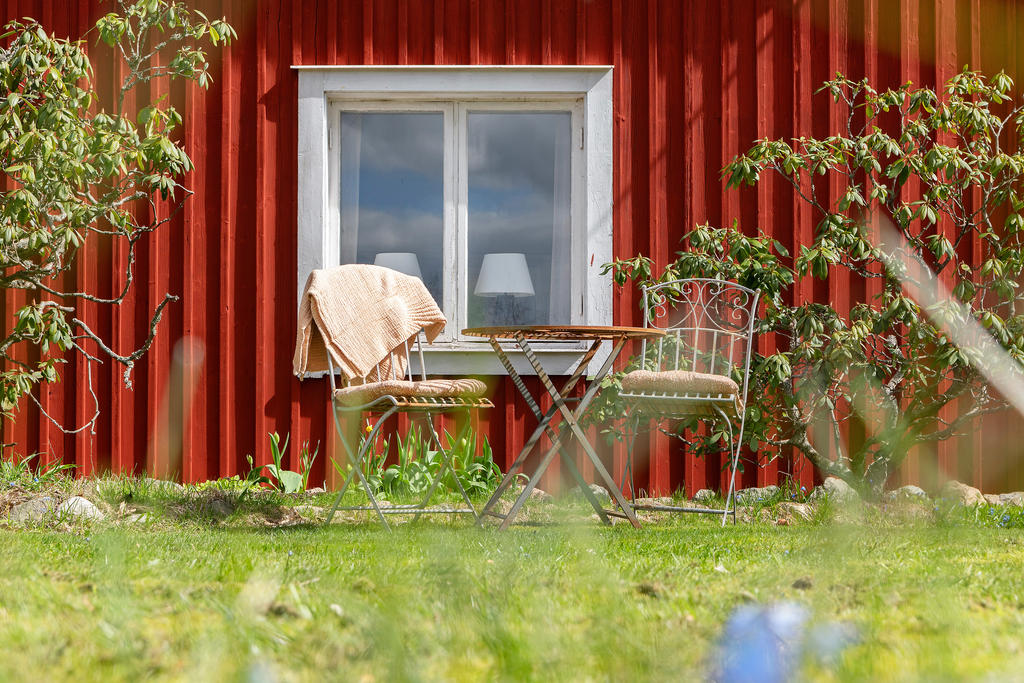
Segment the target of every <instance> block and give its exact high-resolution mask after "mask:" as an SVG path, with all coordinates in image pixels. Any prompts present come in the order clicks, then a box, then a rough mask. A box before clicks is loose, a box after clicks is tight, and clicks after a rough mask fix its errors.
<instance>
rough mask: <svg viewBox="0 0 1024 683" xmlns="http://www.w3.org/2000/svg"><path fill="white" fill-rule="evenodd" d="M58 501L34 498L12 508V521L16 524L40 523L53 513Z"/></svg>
mask: <svg viewBox="0 0 1024 683" xmlns="http://www.w3.org/2000/svg"><path fill="white" fill-rule="evenodd" d="M55 503H56V501H54V500H53V498H50V497H49V496H43V497H42V498H33V499H32V500H29V501H26V502H24V503H21V504H19V505H15V506H14V507H12V508H11V521H12V522H14V523H15V524H30V523H32V522H38V521H41V520H42V519H43V517H46V516H47V515H49V514H52V513H53V510H54V504H55Z"/></svg>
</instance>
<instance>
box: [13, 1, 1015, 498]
mask: <svg viewBox="0 0 1024 683" xmlns="http://www.w3.org/2000/svg"><path fill="white" fill-rule="evenodd" d="M198 4H199V6H200V7H201V8H202V9H203V10H204V11H205V12H206V13H207V14H210V15H216V16H220V15H225V16H226V17H227V18H228V20H229V21H230V22H231V23H232V24H233V25H234V26H235V28H236V29H237V31H238V34H239V40H238V41H237V42H236V43H235V44H233V45H232V46H231V47H230V48H228V49H226V50H224V51H223V52H214V53H213V75H214V79H215V80H214V84H213V86H212V88H211V89H210V90H209V91H208V92H202V91H195V90H190V91H188V92H185V91H184V89H181V88H178V87H175V88H173V90H172V92H171V93H170V95H171V100H172V101H174V102H176V104H177V106H179V108H180V109H181V110H182V111H183V112H184V115H185V119H186V122H187V124H186V127H185V129H184V138H183V139H184V142H185V146H186V149H187V151H188V153H189V154H190V155H191V157H192V159H193V160H194V162H195V164H196V170H195V171H194V172H193V173H192V174H191V177H190V178H189V181H188V182H189V184H190V185H191V187H192V188H194V190H195V195H194V196H193V197H192V198H191V200H190V201H189V202H188V204H187V205H186V208H185V210H184V212H183V213H182V214H181V215H180V216H179V217H177V218H175V220H174V221H173V222H172V223H171V225H170V226H168V229H165V230H163V231H162V232H160V233H158V234H157V235H156V236H155V237H154V238H153V239H152V240H151V241H150V242H149V244H148V246H147V247H146V248H145V249H143V251H142V252H141V254H140V258H139V269H138V273H139V275H140V277H139V279H138V281H137V287H136V290H135V294H134V296H133V297H132V298H131V299H130V301H129V302H128V303H127V304H126V305H125V306H122V307H121V309H119V310H118V311H116V312H113V313H112V312H109V311H101V310H97V309H96V307H94V306H90V305H86V306H85V307H84V309H85V310H84V313H85V315H86V316H87V319H88V320H89V321H90V322H92V323H95V324H94V326H93V327H94V329H98V330H99V331H102V333H103V334H105V335H106V337H107V338H108V339H110V340H112V342H113V343H114V345H115V346H117V347H118V348H122V349H126V348H128V347H130V346H132V345H133V344H134V343H136V342H137V341H138V340H139V339H141V337H142V335H143V332H144V323H145V321H146V319H147V317H148V315H149V312H150V311H151V310H152V308H153V307H154V306H155V305H156V304H157V303H158V302H159V300H160V298H161V297H162V296H163V293H164V292H165V291H169V292H172V293H175V294H179V295H181V297H182V298H181V301H180V302H179V303H177V304H174V305H172V306H171V308H170V310H169V314H168V315H167V316H166V318H165V321H164V323H163V324H162V327H161V330H160V335H159V338H158V340H157V341H156V343H155V344H154V346H153V348H152V350H151V352H150V353H149V354H148V355H147V356H146V358H145V360H144V362H143V363H141V364H140V366H139V367H138V368H137V370H136V379H135V388H134V390H132V391H129V390H126V389H125V388H124V387H123V386H122V384H121V381H120V370H119V369H118V368H112V367H110V365H109V363H108V364H107V365H106V366H105V367H104V369H103V371H102V372H101V373H100V374H99V375H98V376H97V377H94V378H93V382H94V388H95V390H96V392H97V394H98V396H99V397H100V399H101V404H102V407H103V413H102V415H101V417H100V420H99V422H98V424H97V428H96V433H95V434H88V433H85V434H80V435H77V436H66V435H64V434H63V433H61V432H60V431H59V430H57V429H56V428H55V427H53V426H52V425H50V424H49V423H48V422H47V421H46V420H45V419H41V416H40V414H39V411H38V410H37V409H36V408H35V407H34V406H33V405H31V404H26V405H24V406H23V407H22V409H21V411H20V412H19V414H18V415H17V419H16V421H15V422H13V423H10V422H8V423H7V424H5V425H4V429H3V440H4V441H5V442H8V443H11V442H13V443H16V444H17V446H16V449H17V450H18V451H19V452H22V453H31V452H35V451H40V452H42V453H44V454H45V455H44V458H45V459H48V460H52V459H62V460H64V461H66V462H74V463H76V464H77V465H78V466H79V471H80V472H82V473H89V472H93V471H96V470H104V469H107V468H111V469H113V470H116V471H131V470H133V469H134V470H136V471H140V470H144V469H145V463H146V454H147V449H148V448H151V447H152V444H159V445H160V446H161V447H162V448H166V447H167V444H171V447H173V444H174V443H175V434H174V433H175V432H177V431H179V430H176V429H174V428H173V425H174V424H177V423H179V422H180V419H179V417H178V416H180V415H185V416H186V419H185V421H184V427H183V429H182V430H180V438H181V448H182V454H183V476H184V478H185V479H186V480H189V481H196V480H203V479H207V478H212V477H217V476H221V475H229V474H234V473H237V472H238V471H239V470H240V469H241V468H242V467H243V466H244V464H245V460H244V456H245V455H246V454H247V453H253V454H255V455H256V458H257V461H258V462H266V461H267V460H268V458H269V452H268V448H267V439H266V433H267V432H270V431H278V432H281V433H290V434H291V435H292V442H293V443H297V442H299V441H301V440H304V439H311V440H313V441H317V440H319V441H321V442H323V441H324V440H325V438H326V435H327V433H328V432H327V415H328V413H327V411H326V399H327V393H326V386H325V382H323V381H307V382H305V383H300V382H299V381H297V380H296V379H295V378H294V377H292V376H291V355H292V347H293V341H294V328H295V322H294V321H295V296H294V292H295V290H296V282H295V280H296V273H295V262H296V220H295V215H296V189H295V188H296V161H295V160H296V83H297V80H296V75H295V72H294V71H293V70H291V69H290V66H291V65H293V64H522V65H526V64H612V65H614V67H615V88H614V98H615V102H614V106H615V122H616V126H615V178H614V180H615V213H614V224H615V253H616V255H617V256H631V255H634V254H637V253H646V254H649V255H652V256H653V257H654V258H655V259H656V260H657V262H658V263H659V264H664V263H665V262H666V261H667V260H668V259H669V258H670V257H671V255H672V253H673V251H674V250H675V248H676V244H677V242H678V240H679V238H680V236H681V235H682V233H683V232H684V231H685V230H687V229H688V228H690V227H692V226H693V225H694V224H695V223H698V222H703V221H710V222H711V223H713V224H718V225H723V224H726V223H729V222H731V221H732V220H733V219H738V220H739V221H740V224H741V225H742V226H743V227H744V228H746V229H748V230H750V229H753V228H754V226H761V227H762V228H764V229H766V230H768V231H770V232H771V233H773V234H774V235H775V236H777V237H778V238H779V239H780V240H781V241H783V242H785V243H786V244H788V245H792V244H795V243H798V242H801V241H806V240H809V239H810V236H811V234H812V229H813V226H812V221H811V216H810V214H809V212H808V211H807V210H806V208H805V207H804V206H802V205H801V204H800V203H799V202H798V201H796V200H795V198H794V196H793V194H792V193H791V192H790V191H789V190H788V189H787V188H786V187H783V186H782V185H781V184H779V183H777V182H774V181H773V180H771V179H769V180H766V181H765V182H762V183H761V184H760V185H759V186H758V187H757V188H756V189H752V190H748V191H744V192H736V191H730V192H725V191H723V186H722V183H721V181H720V180H719V169H720V168H721V166H722V165H723V164H724V163H725V162H726V161H728V160H729V159H730V158H732V156H733V155H735V154H737V153H739V152H740V151H741V150H743V149H745V148H746V147H747V146H748V145H749V144H750V142H752V141H753V140H754V139H756V138H759V137H764V136H783V137H789V136H798V135H801V134H813V135H824V134H827V132H828V131H830V129H831V126H832V125H833V124H834V123H836V121H837V118H838V116H839V115H840V112H839V111H838V110H837V109H836V108H835V107H834V106H833V105H832V104H831V102H830V101H829V100H828V99H827V98H826V97H824V96H816V95H815V94H814V91H815V90H816V88H817V87H818V86H819V85H820V83H821V82H822V81H823V80H825V79H826V78H828V77H829V76H830V75H831V74H833V73H834V72H835V71H837V70H839V71H842V72H844V73H846V74H848V75H851V76H853V77H860V76H862V75H867V76H869V77H870V78H871V79H872V81H873V82H874V83H875V84H876V85H879V86H883V87H884V86H895V85H897V84H899V83H901V82H904V81H906V80H908V79H909V80H913V81H915V82H917V83H922V84H934V83H936V82H941V81H943V80H945V79H946V78H947V77H948V76H950V75H952V74H953V73H954V72H955V71H956V70H958V69H959V68H960V67H961V66H962V65H964V64H970V65H971V66H973V67H979V68H982V69H984V70H986V71H989V72H994V71H997V70H999V69H1006V70H1007V71H1008V72H1010V73H1011V74H1012V75H1014V76H1016V75H1017V74H1022V73H1024V69H1022V66H1024V47H1022V48H1020V49H1018V48H1017V44H1016V36H1017V35H1018V33H1019V28H1020V22H1021V20H1022V19H1024V8H1018V6H1017V5H1016V4H1015V3H1013V2H1008V1H1004V0H835V1H832V2H829V1H825V0H822V1H820V2H819V1H811V0H792V1H791V2H787V1H784V0H777V1H769V0H707V1H704V2H699V1H696V0H649V1H643V0H366V1H365V2H363V1H337V2H334V1H327V0H324V1H321V2H283V1H282V0H261V1H258V2H253V1H249V0H207V1H203V2H200V3H198ZM0 7H2V8H3V10H2V14H3V16H4V17H6V18H13V17H21V16H34V17H36V18H38V19H39V20H40V21H42V22H43V24H44V25H46V26H47V27H48V28H50V29H51V30H52V31H54V32H56V33H57V34H60V35H71V36H77V35H80V34H81V33H82V32H83V29H84V28H86V27H88V26H90V25H91V24H92V23H93V22H94V21H95V19H96V18H97V17H98V16H99V15H100V14H101V12H105V11H108V6H107V5H101V4H99V3H98V2H97V1H96V0H89V1H82V2H57V1H53V0H51V1H47V0H21V1H15V0H6V1H4V2H2V3H0ZM92 42H95V41H94V40H93V41H92ZM96 50H97V51H99V50H100V48H97V49H96ZM101 66H102V65H101V64H99V63H98V74H97V78H98V80H100V81H104V80H105V79H107V78H108V76H109V74H108V73H104V72H103V69H102V68H99V67H101ZM106 87H108V88H109V86H106ZM123 259H124V254H121V253H104V251H103V250H96V249H94V250H92V251H90V252H89V253H88V254H87V255H86V256H85V258H84V259H83V261H82V263H81V267H80V268H79V269H78V271H77V273H76V275H75V278H76V279H77V281H78V282H79V283H85V282H89V283H92V284H94V285H95V286H98V287H99V289H100V291H108V290H110V289H111V288H113V287H115V286H116V285H117V284H118V283H119V279H118V277H119V276H118V275H117V274H116V273H117V272H118V267H119V265H120V264H122V263H123ZM800 293H801V295H802V296H806V297H816V298H819V299H821V300H831V301H836V302H838V303H839V304H840V305H842V304H843V303H846V302H849V301H851V300H856V299H857V298H859V297H862V296H863V295H864V291H863V288H862V286H861V285H860V284H859V283H855V282H849V281H846V280H844V279H841V278H838V277H837V278H834V279H833V280H832V281H831V282H829V283H827V284H813V285H807V286H805V287H804V288H803V289H802V290H801V292H800ZM21 300H22V299H19V298H18V297H17V296H16V295H8V297H7V300H6V302H5V311H6V313H5V314H6V315H9V314H10V311H11V310H12V309H11V307H12V306H13V305H16V304H17V303H18V302H19V301H21ZM615 306H616V307H615V319H616V322H618V323H636V322H637V318H638V316H637V315H636V313H637V304H636V300H635V295H634V293H633V292H630V291H625V292H622V293H621V294H619V295H618V296H617V298H616V304H615ZM183 337H191V338H195V339H198V340H200V341H201V342H202V344H203V346H204V347H205V363H204V364H203V365H202V368H201V370H200V371H199V373H198V375H197V376H195V377H194V378H191V376H190V375H189V374H188V373H185V375H186V376H185V379H184V380H183V381H181V382H178V383H177V385H178V386H184V388H185V392H184V393H185V394H186V395H188V394H191V395H192V396H193V399H192V400H191V402H190V403H189V402H188V401H186V400H185V399H184V398H182V393H181V392H180V391H178V392H175V391H169V387H170V386H171V385H172V384H174V383H170V382H169V381H168V378H169V376H170V375H171V368H172V357H173V354H174V348H175V344H176V343H177V342H178V340H180V339H182V338H183ZM184 357H185V358H186V360H189V359H191V360H198V355H197V354H194V355H192V356H190V355H189V354H187V353H186V354H184ZM493 384H494V386H495V396H494V400H495V403H496V404H497V407H496V408H495V409H494V410H493V411H490V413H489V414H485V415H482V416H481V418H480V422H481V428H482V429H484V430H486V433H487V434H488V435H489V438H490V440H491V443H492V444H493V446H494V447H495V451H496V452H497V453H498V454H499V459H501V458H508V459H510V458H511V457H512V456H513V455H514V453H515V452H516V451H517V450H518V447H519V446H520V445H521V444H522V442H523V440H524V438H525V436H526V435H527V434H528V433H529V430H531V429H532V426H533V424H532V418H528V411H527V409H526V407H525V406H524V405H523V404H522V402H521V401H520V400H515V399H514V396H515V390H514V388H513V387H512V386H511V383H509V382H507V381H503V380H500V379H497V378H495V380H494V381H493ZM40 399H41V402H42V405H43V407H44V408H45V409H46V410H47V411H48V412H50V413H51V414H53V415H55V416H59V417H60V418H61V419H63V420H64V421H65V422H66V423H72V424H74V423H80V422H81V421H82V420H83V419H84V418H86V417H87V416H88V415H91V413H92V403H91V398H90V395H89V387H88V382H87V378H86V376H85V373H84V369H83V367H82V366H80V365H78V364H75V363H72V364H71V365H70V366H69V367H67V368H66V369H65V371H64V381H63V383H61V384H57V385H52V386H44V387H43V388H42V390H41V396H40ZM168 424H169V425H172V426H171V427H168V426H167V425H168ZM1020 434H1021V430H1020V429H1019V427H1018V426H1016V424H1015V423H1011V422H1010V421H1008V420H1001V421H993V422H992V423H991V424H990V426H989V428H988V429H986V430H985V431H984V435H983V436H980V437H977V438H975V439H974V440H973V442H971V443H967V444H960V445H956V444H947V445H944V446H943V447H942V448H940V450H939V452H938V453H937V454H930V455H929V454H922V455H921V456H920V457H918V458H915V459H914V461H913V462H911V463H910V465H909V466H908V467H907V468H906V470H905V473H904V475H905V477H907V478H910V479H921V480H923V481H925V482H926V483H927V482H929V481H931V480H932V478H933V476H934V474H933V471H934V467H933V465H934V464H938V465H939V466H940V467H941V468H943V469H944V470H946V471H948V472H949V473H951V474H953V475H955V476H959V477H961V478H963V479H968V480H973V481H974V482H976V483H984V485H985V486H986V488H987V489H988V490H1001V489H1013V488H1022V487H1024V470H1022V469H1021V468H1020V467H1018V466H1017V465H1016V464H1015V463H1016V462H1017V461H1018V460H1019V456H1021V455H1022V454H1024V453H1022V452H1021V449H1022V446H1020V445H1017V444H1020V443H1021V442H1022V440H1021V439H1020V438H1019V436H1020ZM641 451H644V452H651V453H656V457H653V458H652V459H651V464H650V467H649V468H646V469H643V470H642V471H641V475H642V477H641V481H640V485H641V486H642V487H643V488H645V489H647V490H651V491H659V492H667V491H669V490H671V489H674V488H676V487H678V486H679V485H680V484H682V483H683V482H685V485H686V488H687V489H688V490H689V491H690V492H691V493H692V492H693V491H694V490H696V489H698V488H701V487H703V486H705V485H712V486H714V485H715V482H716V481H719V476H720V475H719V471H720V463H718V462H716V461H714V460H709V461H708V462H705V461H703V460H700V459H696V458H692V457H685V454H684V453H682V451H681V450H680V448H679V446H678V444H670V443H668V442H666V440H665V439H664V438H663V437H658V438H654V439H651V440H650V443H645V444H641ZM982 455H983V456H984V458H982ZM292 457H296V453H295V452H293V454H292ZM609 458H610V459H613V460H614V464H615V466H616V467H617V468H618V467H621V464H622V462H621V460H622V458H621V453H619V452H617V451H616V453H615V454H610V455H609ZM322 463H323V461H322V459H321V463H320V465H318V468H317V470H318V471H317V472H316V473H314V475H313V479H314V480H315V481H320V480H321V479H323V477H324V472H323V465H322ZM784 474H792V475H794V476H796V477H797V479H798V480H799V481H800V482H801V483H803V484H808V485H809V484H811V483H812V479H813V473H812V472H811V469H810V467H809V466H807V465H806V464H805V463H803V462H801V461H800V460H799V459H797V460H796V461H793V460H788V459H781V460H778V461H776V462H774V463H772V464H770V465H768V466H767V467H764V468H752V467H748V468H747V471H746V473H745V474H744V484H745V485H748V486H749V485H755V484H766V483H774V482H776V481H777V480H779V479H780V476H781V475H784Z"/></svg>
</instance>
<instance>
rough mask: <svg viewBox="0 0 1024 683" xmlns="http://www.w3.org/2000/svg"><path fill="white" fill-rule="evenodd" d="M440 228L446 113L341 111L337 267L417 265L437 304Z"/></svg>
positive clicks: (410, 267) (440, 288) (441, 281)
mask: <svg viewBox="0 0 1024 683" xmlns="http://www.w3.org/2000/svg"><path fill="white" fill-rule="evenodd" d="M443 221H444V114H443V113H441V112H416V113H406V112H401V113H399V112H388V113H357V112H342V114H341V263H374V262H375V261H379V262H380V264H381V265H388V266H390V267H394V268H397V269H399V270H403V271H412V270H414V269H415V267H416V265H418V267H419V271H420V273H421V277H422V279H423V282H424V283H425V284H426V285H427V289H429V290H430V293H431V294H432V295H433V297H434V300H435V301H437V302H438V304H441V302H443V296H442V294H443V287H444V284H445V280H446V278H445V277H444V273H443V272H442V265H443V259H442V256H443V242H442V238H443V232H444V229H443ZM381 255H383V256H381Z"/></svg>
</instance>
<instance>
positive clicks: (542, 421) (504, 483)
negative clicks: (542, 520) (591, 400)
mask: <svg viewBox="0 0 1024 683" xmlns="http://www.w3.org/2000/svg"><path fill="white" fill-rule="evenodd" d="M490 344H491V348H493V349H494V352H495V354H497V356H498V360H500V361H501V364H502V366H504V368H505V371H506V372H507V373H508V375H509V377H510V378H511V379H512V383H513V384H514V385H515V387H516V389H518V390H519V393H520V394H522V396H523V400H524V401H526V405H527V406H528V407H529V408H530V410H531V411H532V412H533V415H534V417H536V418H537V419H538V420H539V423H538V425H537V427H536V429H534V431H533V434H531V435H530V438H529V439H528V440H527V442H526V444H525V445H524V446H523V449H522V450H521V451H520V452H519V455H518V456H517V457H516V460H515V462H513V463H512V465H511V466H510V467H509V468H508V471H507V472H506V474H505V476H504V477H503V478H502V480H501V482H500V483H499V484H498V487H497V488H496V489H495V491H494V493H493V494H492V495H491V497H490V498H489V499H488V500H487V503H486V504H485V505H484V507H483V510H482V511H481V513H480V514H481V517H483V516H485V515H489V514H491V508H493V507H494V506H495V505H496V504H497V502H498V500H499V499H500V498H501V496H502V494H503V493H504V492H505V491H506V490H507V489H508V488H509V486H511V485H512V482H513V481H514V480H515V476H516V470H518V469H519V468H521V467H522V466H523V464H524V463H525V462H526V459H527V457H529V455H530V453H531V452H532V451H533V448H534V446H536V444H537V442H538V441H539V440H540V437H541V435H543V434H544V433H545V432H547V434H548V436H549V437H550V438H551V439H552V441H553V442H556V443H560V441H561V437H560V436H559V435H558V434H557V433H556V432H555V431H554V429H553V428H552V427H551V426H550V423H551V420H552V419H553V418H554V416H555V414H556V413H557V412H558V408H557V406H552V407H551V408H550V409H549V410H548V411H547V413H542V412H541V409H540V406H538V405H537V402H536V401H535V400H534V399H533V396H531V395H530V391H529V389H527V388H526V383H525V382H524V381H523V378H522V376H521V375H520V374H519V373H518V372H516V369H515V366H514V365H513V364H512V362H511V361H510V360H509V358H508V355H507V354H506V353H505V350H504V349H503V348H502V347H501V344H499V343H498V340H497V339H496V338H494V337H491V338H490ZM600 346H601V342H600V340H598V341H595V342H594V343H593V344H591V346H590V348H589V349H588V350H587V353H586V354H584V356H583V358H582V359H581V361H580V363H579V365H577V367H576V370H575V371H574V372H573V374H572V375H571V376H570V377H569V379H568V380H566V383H565V385H564V386H563V387H562V392H563V393H568V392H569V391H572V389H573V388H574V387H575V386H576V384H577V383H578V382H579V380H580V379H581V378H582V377H583V374H584V372H586V366H587V364H589V363H590V360H591V359H592V358H593V357H594V355H595V354H596V353H597V351H598V349H599V348H600ZM565 455H566V458H567V461H568V462H569V463H570V466H573V463H572V456H571V454H569V453H568V452H565ZM544 469H547V466H546V465H545V466H544ZM542 471H543V470H542ZM572 471H573V474H574V476H576V478H577V479H578V480H579V481H580V482H581V483H582V482H583V480H582V477H581V476H580V475H579V472H578V470H576V469H575V468H574V467H573V469H572ZM535 485H536V484H535ZM532 488H533V487H530V488H528V489H526V488H524V491H523V493H522V495H520V496H519V498H522V501H523V502H525V500H526V497H527V496H529V495H530V491H531V490H532ZM583 488H584V495H587V496H588V498H590V497H593V492H592V491H590V489H589V488H588V487H586V486H584V487H583ZM596 501H597V499H596V497H595V498H594V500H593V501H592V503H591V504H595V503H596ZM516 502H517V503H519V505H514V506H513V507H514V509H515V510H516V511H518V509H519V508H520V507H522V502H520V501H519V500H518V499H517V500H516ZM601 517H602V519H603V520H604V521H605V522H607V517H606V516H605V515H604V511H603V510H602V511H601Z"/></svg>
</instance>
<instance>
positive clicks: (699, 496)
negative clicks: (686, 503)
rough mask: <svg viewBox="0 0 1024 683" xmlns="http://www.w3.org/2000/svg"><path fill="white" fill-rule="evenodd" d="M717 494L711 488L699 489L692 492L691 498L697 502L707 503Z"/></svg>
mask: <svg viewBox="0 0 1024 683" xmlns="http://www.w3.org/2000/svg"><path fill="white" fill-rule="evenodd" d="M717 495H718V494H716V493H715V492H714V491H712V490H711V489H701V490H700V491H697V493H695V494H693V499H694V500H695V501H697V502H698V503H703V504H705V505H707V504H708V503H710V502H712V501H713V500H714V499H715V498H716V497H717Z"/></svg>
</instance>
